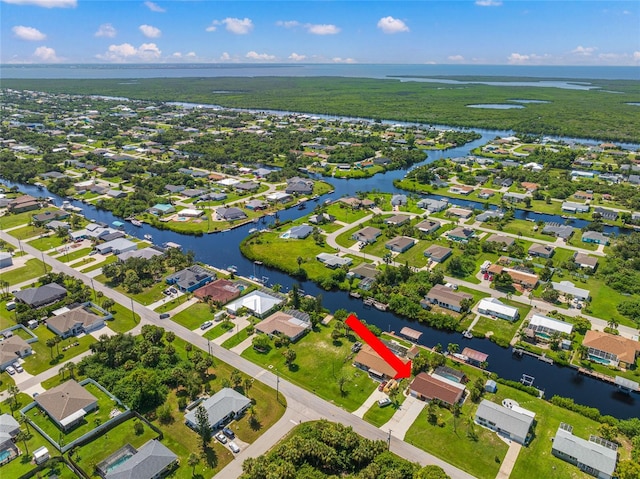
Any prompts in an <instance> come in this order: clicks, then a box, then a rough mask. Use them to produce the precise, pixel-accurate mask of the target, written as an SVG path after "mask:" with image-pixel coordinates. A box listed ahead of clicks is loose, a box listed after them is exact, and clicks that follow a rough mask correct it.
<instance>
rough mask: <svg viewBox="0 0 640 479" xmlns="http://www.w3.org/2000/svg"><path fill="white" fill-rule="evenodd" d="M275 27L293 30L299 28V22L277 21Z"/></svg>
mask: <svg viewBox="0 0 640 479" xmlns="http://www.w3.org/2000/svg"><path fill="white" fill-rule="evenodd" d="M276 25H277V26H279V27H284V28H295V27H299V26H300V22H299V21H297V20H278V21H277V22H276Z"/></svg>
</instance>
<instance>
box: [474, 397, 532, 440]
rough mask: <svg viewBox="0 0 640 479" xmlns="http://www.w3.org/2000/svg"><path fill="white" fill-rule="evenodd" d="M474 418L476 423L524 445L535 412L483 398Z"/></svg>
mask: <svg viewBox="0 0 640 479" xmlns="http://www.w3.org/2000/svg"><path fill="white" fill-rule="evenodd" d="M474 419H475V422H476V423H477V424H479V425H481V426H484V427H486V428H488V429H491V430H492V431H495V432H497V433H498V434H500V435H501V436H503V437H506V438H507V439H510V440H512V441H515V442H517V443H518V444H522V445H526V444H527V443H528V442H529V440H530V439H531V428H532V426H533V422H534V420H535V413H533V412H531V411H528V410H526V409H524V408H521V407H518V406H513V407H511V408H507V407H504V406H501V405H499V404H495V403H493V402H491V401H488V400H486V399H483V400H482V401H481V402H480V405H479V406H478V409H477V410H476V415H475V418H474Z"/></svg>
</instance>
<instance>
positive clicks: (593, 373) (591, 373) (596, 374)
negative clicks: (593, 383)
mask: <svg viewBox="0 0 640 479" xmlns="http://www.w3.org/2000/svg"><path fill="white" fill-rule="evenodd" d="M578 373H580V374H584V375H585V376H591V377H592V378H596V379H599V380H600V381H604V382H606V383H609V384H615V383H616V379H615V378H614V377H613V376H609V375H607V374H603V373H599V372H598V371H593V370H591V369H587V368H578Z"/></svg>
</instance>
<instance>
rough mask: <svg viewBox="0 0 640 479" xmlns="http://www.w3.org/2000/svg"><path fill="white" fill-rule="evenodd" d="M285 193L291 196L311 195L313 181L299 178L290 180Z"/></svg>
mask: <svg viewBox="0 0 640 479" xmlns="http://www.w3.org/2000/svg"><path fill="white" fill-rule="evenodd" d="M285 193H287V194H289V195H310V194H312V193H313V180H310V179H308V178H300V177H297V176H296V177H293V178H289V179H288V180H287V188H286V189H285Z"/></svg>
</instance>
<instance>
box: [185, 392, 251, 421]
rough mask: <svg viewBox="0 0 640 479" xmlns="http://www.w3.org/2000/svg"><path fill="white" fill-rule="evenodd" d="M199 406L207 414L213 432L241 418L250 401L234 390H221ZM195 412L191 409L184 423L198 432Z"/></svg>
mask: <svg viewBox="0 0 640 479" xmlns="http://www.w3.org/2000/svg"><path fill="white" fill-rule="evenodd" d="M201 406H202V407H203V408H204V409H205V411H206V412H207V418H208V419H209V425H210V426H211V428H212V429H213V430H214V431H215V430H216V429H218V428H221V427H223V426H224V425H225V424H227V423H228V422H229V421H231V420H233V419H237V418H239V417H240V416H242V414H243V413H244V412H245V411H246V410H247V409H249V407H250V406H251V400H250V399H249V398H248V397H246V396H244V395H242V394H240V393H239V392H237V391H235V390H234V389H231V388H223V389H221V390H220V391H218V392H217V393H215V394H214V395H213V396H211V397H210V398H208V399H206V400H205V401H203V402H202V403H201ZM198 407H200V406H198ZM196 411H197V409H192V410H191V411H189V412H188V413H187V414H186V415H185V423H186V424H187V426H189V427H190V428H191V429H193V430H195V431H197V430H198V419H197V418H196Z"/></svg>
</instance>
